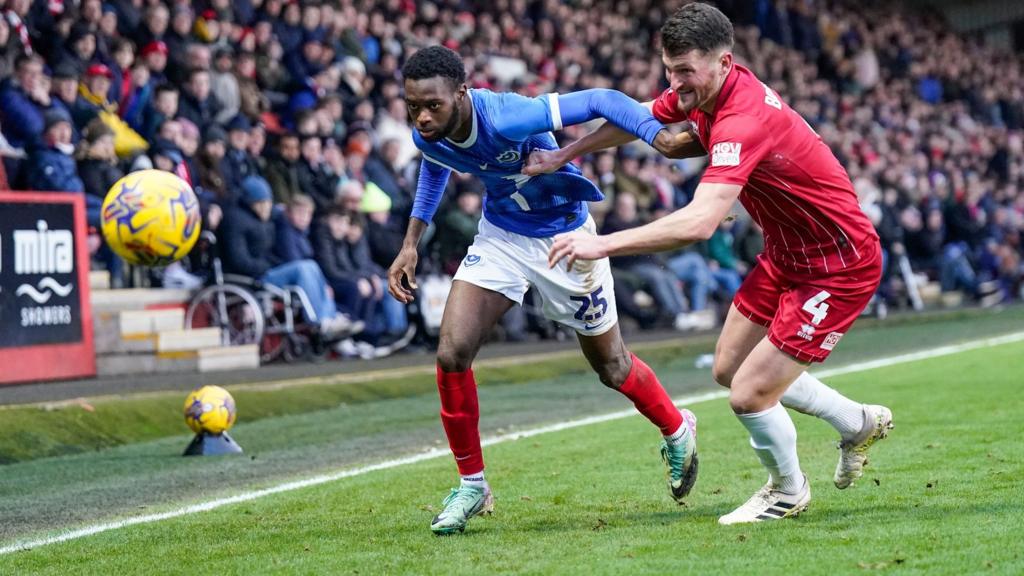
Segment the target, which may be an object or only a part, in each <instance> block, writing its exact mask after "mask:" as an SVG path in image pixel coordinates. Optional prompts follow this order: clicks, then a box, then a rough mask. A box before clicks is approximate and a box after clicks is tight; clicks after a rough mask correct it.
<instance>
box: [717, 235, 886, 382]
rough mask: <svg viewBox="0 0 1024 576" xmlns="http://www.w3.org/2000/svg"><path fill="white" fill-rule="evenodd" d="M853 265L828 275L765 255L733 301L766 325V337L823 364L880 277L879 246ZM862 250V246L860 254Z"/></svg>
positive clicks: (781, 347) (797, 355) (791, 352)
mask: <svg viewBox="0 0 1024 576" xmlns="http://www.w3.org/2000/svg"><path fill="white" fill-rule="evenodd" d="M867 250H870V251H871V252H872V254H870V255H868V254H864V255H863V257H862V258H861V261H860V262H858V263H857V264H856V265H854V266H852V267H851V268H848V269H844V270H840V271H838V272H836V273H833V274H829V275H821V274H817V275H814V276H809V275H800V274H794V273H792V272H789V271H783V270H780V269H779V268H778V267H777V266H775V265H774V264H772V263H771V261H769V260H768V258H766V257H765V255H764V254H761V255H759V256H758V257H757V265H756V266H754V269H753V270H751V272H750V274H749V275H748V276H747V278H746V279H745V280H744V281H743V285H742V286H740V289H739V291H738V292H737V293H736V297H735V298H734V299H733V304H734V305H735V306H736V308H737V310H739V311H740V313H741V314H743V315H744V316H746V317H747V318H749V319H750V320H751V321H753V322H757V323H758V324H761V325H762V326H766V327H767V328H768V340H770V341H771V343H772V344H775V346H776V347H778V349H779V350H782V351H783V352H785V353H786V354H789V355H790V356H792V357H794V358H796V359H797V360H800V361H802V362H821V361H823V360H825V358H827V357H828V355H829V354H830V353H831V352H832V349H833V348H835V347H836V344H838V343H839V340H840V339H841V338H842V337H843V334H846V331H847V330H849V329H850V326H852V325H853V323H854V321H856V320H857V317H858V316H860V313H861V312H863V311H864V308H865V307H867V305H868V302H870V301H871V297H872V296H874V294H875V291H876V290H877V289H878V284H879V282H880V281H881V279H882V256H881V251H880V247H879V246H878V245H877V244H873V245H871V246H870V247H869V248H867ZM864 251H865V249H862V250H861V252H862V253H863V252H864Z"/></svg>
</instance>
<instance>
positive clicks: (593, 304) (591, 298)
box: [569, 286, 827, 322]
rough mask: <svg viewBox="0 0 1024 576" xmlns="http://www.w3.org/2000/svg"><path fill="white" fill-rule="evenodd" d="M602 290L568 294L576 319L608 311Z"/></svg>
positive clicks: (592, 317) (596, 316)
mask: <svg viewBox="0 0 1024 576" xmlns="http://www.w3.org/2000/svg"><path fill="white" fill-rule="evenodd" d="M603 290H604V287H603V286H602V287H599V288H598V289H597V290H594V291H593V292H591V293H590V294H589V295H588V296H569V299H570V300H572V301H573V302H579V303H580V307H579V309H578V310H576V314H575V315H574V316H575V318H576V319H577V320H583V321H584V322H594V321H596V320H599V319H600V318H601V317H602V316H604V313H605V312H607V311H608V300H607V299H605V298H603V297H601V292H602V291H603ZM591 308H593V309H594V310H593V311H592V312H590V314H587V311H588V310H590V309H591ZM826 308H827V306H826Z"/></svg>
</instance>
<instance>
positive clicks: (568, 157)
mask: <svg viewBox="0 0 1024 576" xmlns="http://www.w3.org/2000/svg"><path fill="white" fill-rule="evenodd" d="M648 104H649V103H648ZM685 127H686V129H685V130H684V131H683V132H680V133H679V134H676V135H674V136H673V137H672V140H671V144H670V146H669V147H668V148H667V149H665V150H661V153H662V154H663V155H664V156H666V157H667V158H697V157H700V156H705V155H707V152H706V151H705V150H704V147H703V146H701V145H700V141H698V140H697V139H696V138H695V137H694V135H693V132H692V131H691V125H690V124H689V123H686V124H685ZM633 140H636V137H635V136H633V135H632V134H630V133H628V132H623V131H622V130H620V129H618V128H617V127H616V126H615V125H614V124H612V123H610V122H606V123H604V124H602V125H601V127H600V128H598V129H597V130H594V131H593V132H591V133H590V134H587V135H586V136H584V137H582V138H580V139H579V140H576V141H575V142H572V143H570V144H569V145H567V146H566V147H565V148H559V149H556V150H534V151H533V152H531V153H530V157H529V158H528V159H527V161H526V164H525V165H524V166H523V174H526V175H527V176H536V175H538V174H549V173H551V172H554V171H556V170H558V169H559V168H561V167H562V166H565V165H566V164H568V163H569V162H572V159H573V158H579V157H580V156H586V155H587V154H591V153H594V152H597V151H599V150H604V149H606V148H615V147H618V146H622V145H623V144H628V143H630V142H632V141H633Z"/></svg>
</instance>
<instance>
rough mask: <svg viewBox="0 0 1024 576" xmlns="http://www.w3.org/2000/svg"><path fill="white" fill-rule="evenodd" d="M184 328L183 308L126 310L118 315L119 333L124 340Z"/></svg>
mask: <svg viewBox="0 0 1024 576" xmlns="http://www.w3.org/2000/svg"><path fill="white" fill-rule="evenodd" d="M184 326H185V311H184V310H182V309H181V308H167V309H161V310H125V311H123V312H119V313H118V314H117V332H118V334H119V335H120V336H121V337H122V338H132V337H138V336H144V335H154V334H159V333H161V332H167V331H171V330H181V329H183V328H184Z"/></svg>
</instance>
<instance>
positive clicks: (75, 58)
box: [60, 23, 98, 72]
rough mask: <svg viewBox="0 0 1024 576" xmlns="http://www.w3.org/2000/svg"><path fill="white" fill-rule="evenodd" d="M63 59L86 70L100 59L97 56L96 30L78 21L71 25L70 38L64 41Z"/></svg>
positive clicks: (83, 70) (82, 70) (81, 69)
mask: <svg viewBox="0 0 1024 576" xmlns="http://www.w3.org/2000/svg"><path fill="white" fill-rule="evenodd" d="M60 59H61V60H68V61H70V62H72V63H74V65H75V66H76V67H77V68H78V70H79V71H81V72H85V70H86V69H87V68H88V67H89V66H90V65H92V64H93V63H94V62H96V61H98V60H97V58H96V32H95V31H94V30H93V29H92V28H91V27H90V26H89V25H88V24H85V23H77V24H75V25H74V26H72V27H71V32H70V34H68V39H67V40H66V41H65V42H64V50H63V55H62V56H61V57H60Z"/></svg>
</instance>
